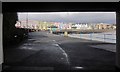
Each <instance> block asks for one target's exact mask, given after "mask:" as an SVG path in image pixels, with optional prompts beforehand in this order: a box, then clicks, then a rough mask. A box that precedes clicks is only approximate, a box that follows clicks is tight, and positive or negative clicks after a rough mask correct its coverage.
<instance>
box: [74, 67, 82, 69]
mask: <svg viewBox="0 0 120 72" xmlns="http://www.w3.org/2000/svg"><path fill="white" fill-rule="evenodd" d="M74 68H76V69H83V67H74Z"/></svg>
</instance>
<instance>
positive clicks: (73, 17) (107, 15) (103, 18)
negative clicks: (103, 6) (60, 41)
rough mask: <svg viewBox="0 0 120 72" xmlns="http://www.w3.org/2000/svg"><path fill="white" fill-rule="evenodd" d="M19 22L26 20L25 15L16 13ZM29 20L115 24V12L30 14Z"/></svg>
mask: <svg viewBox="0 0 120 72" xmlns="http://www.w3.org/2000/svg"><path fill="white" fill-rule="evenodd" d="M18 17H19V20H26V17H27V13H18ZM28 19H29V20H39V21H53V22H75V23H76V22H77V23H78V22H80V23H97V22H104V23H116V13H115V12H40V13H38V12H36V13H35V12H33V13H32V12H31V13H28Z"/></svg>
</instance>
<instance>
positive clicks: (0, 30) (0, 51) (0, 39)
mask: <svg viewBox="0 0 120 72" xmlns="http://www.w3.org/2000/svg"><path fill="white" fill-rule="evenodd" d="M0 9H2V3H1V2H0ZM2 63H3V47H2V11H0V71H1V70H2Z"/></svg>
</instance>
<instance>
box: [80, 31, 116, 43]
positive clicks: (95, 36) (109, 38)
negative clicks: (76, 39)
mask: <svg viewBox="0 0 120 72" xmlns="http://www.w3.org/2000/svg"><path fill="white" fill-rule="evenodd" d="M80 38H83V39H89V40H98V41H103V42H110V43H116V34H99V33H90V34H80Z"/></svg>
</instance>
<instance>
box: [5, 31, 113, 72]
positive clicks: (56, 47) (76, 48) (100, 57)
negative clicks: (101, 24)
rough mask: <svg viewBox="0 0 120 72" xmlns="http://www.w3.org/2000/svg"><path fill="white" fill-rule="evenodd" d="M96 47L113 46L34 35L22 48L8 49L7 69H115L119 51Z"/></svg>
mask: <svg viewBox="0 0 120 72" xmlns="http://www.w3.org/2000/svg"><path fill="white" fill-rule="evenodd" d="M91 45H92V46H91ZM94 45H110V43H103V42H99V41H90V40H85V39H77V38H70V37H64V36H60V35H55V34H50V33H48V32H32V33H30V34H29V38H28V39H27V40H25V41H24V42H23V43H22V44H20V45H19V46H18V47H16V48H7V49H4V67H3V69H4V70H44V69H45V70H115V52H111V51H107V50H104V49H102V48H101V49H100V48H95V47H94ZM111 45H112V44H111Z"/></svg>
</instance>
